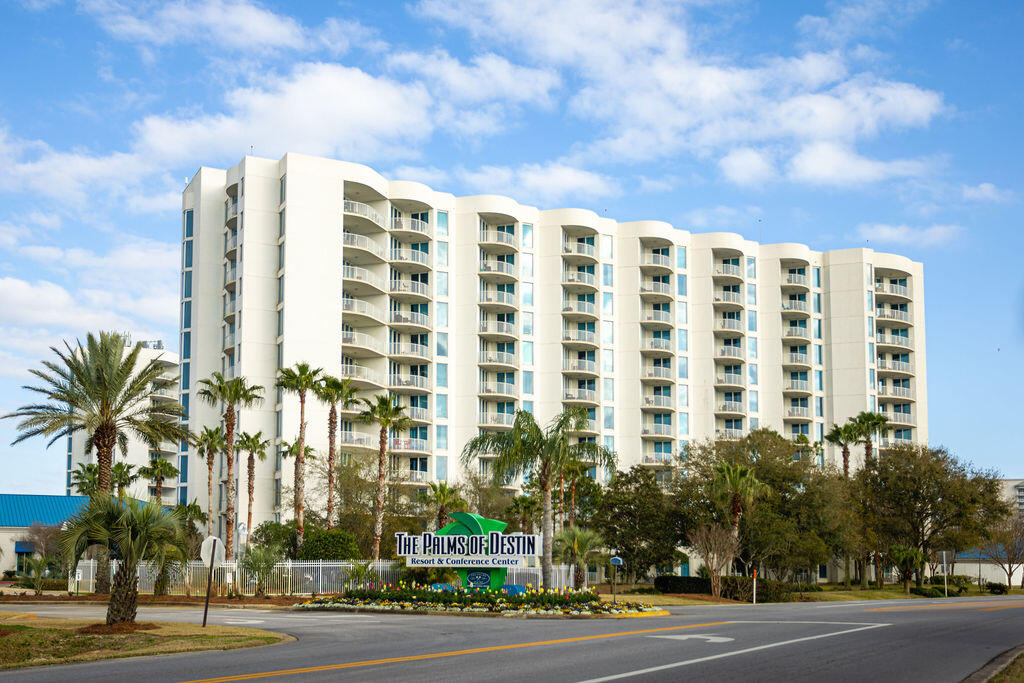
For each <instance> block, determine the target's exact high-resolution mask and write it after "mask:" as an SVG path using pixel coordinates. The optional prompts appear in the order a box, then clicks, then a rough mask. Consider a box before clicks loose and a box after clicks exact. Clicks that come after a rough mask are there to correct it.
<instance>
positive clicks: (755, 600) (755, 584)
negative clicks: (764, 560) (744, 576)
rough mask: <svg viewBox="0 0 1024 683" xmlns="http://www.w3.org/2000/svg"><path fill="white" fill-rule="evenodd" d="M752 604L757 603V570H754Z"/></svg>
mask: <svg viewBox="0 0 1024 683" xmlns="http://www.w3.org/2000/svg"><path fill="white" fill-rule="evenodd" d="M754 604H755V605H756V604H757V570H756V569H755V570H754Z"/></svg>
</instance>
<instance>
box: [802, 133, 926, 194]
mask: <svg viewBox="0 0 1024 683" xmlns="http://www.w3.org/2000/svg"><path fill="white" fill-rule="evenodd" d="M930 170H931V165H930V163H929V162H927V161H922V160H916V159H896V160H891V161H878V160H875V159H868V158H867V157H863V156H861V155H859V154H857V153H856V152H854V151H853V150H851V149H849V148H848V147H845V146H843V145H839V144H836V143H832V142H816V143H812V144H809V145H806V146H804V147H803V148H802V149H801V150H800V151H799V152H797V153H796V155H794V156H793V158H792V159H791V160H790V165H789V174H788V175H789V178H791V179H793V180H797V181H800V182H805V183H810V184H812V185H832V186H836V187H841V186H851V185H863V184H865V183H873V182H879V181H882V180H888V179H890V178H909V177H915V176H921V175H925V174H927V173H928V172H929V171H930Z"/></svg>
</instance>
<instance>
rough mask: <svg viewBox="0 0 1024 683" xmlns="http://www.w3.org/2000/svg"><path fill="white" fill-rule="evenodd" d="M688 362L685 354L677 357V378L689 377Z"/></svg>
mask: <svg viewBox="0 0 1024 683" xmlns="http://www.w3.org/2000/svg"><path fill="white" fill-rule="evenodd" d="M689 377H690V362H689V358H687V357H686V356H680V357H679V379H689Z"/></svg>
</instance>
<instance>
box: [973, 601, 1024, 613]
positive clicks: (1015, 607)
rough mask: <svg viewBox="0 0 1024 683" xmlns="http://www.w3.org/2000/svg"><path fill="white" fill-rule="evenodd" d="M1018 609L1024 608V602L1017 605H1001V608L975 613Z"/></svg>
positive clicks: (981, 610)
mask: <svg viewBox="0 0 1024 683" xmlns="http://www.w3.org/2000/svg"><path fill="white" fill-rule="evenodd" d="M1018 607H1024V602H1019V603H1017V604H1016V605H1001V606H999V607H988V608H986V609H979V610H975V612H995V611H996V610H1000V609H1017V608H1018Z"/></svg>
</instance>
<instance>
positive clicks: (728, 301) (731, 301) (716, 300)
mask: <svg viewBox="0 0 1024 683" xmlns="http://www.w3.org/2000/svg"><path fill="white" fill-rule="evenodd" d="M711 303H712V304H713V305H714V307H715V309H716V310H719V311H739V310H741V309H742V308H743V295H742V294H740V293H739V292H726V291H722V292H715V293H714V296H713V297H712V299H711Z"/></svg>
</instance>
